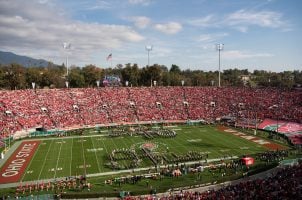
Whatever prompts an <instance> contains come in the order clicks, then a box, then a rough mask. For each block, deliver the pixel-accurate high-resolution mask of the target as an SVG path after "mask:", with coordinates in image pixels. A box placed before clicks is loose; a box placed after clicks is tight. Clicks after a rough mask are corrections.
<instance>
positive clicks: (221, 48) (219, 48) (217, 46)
mask: <svg viewBox="0 0 302 200" xmlns="http://www.w3.org/2000/svg"><path fill="white" fill-rule="evenodd" d="M223 47H224V44H216V50H217V51H218V55H219V61H218V62H219V64H218V87H220V64H221V62H220V52H221V51H222V50H223Z"/></svg>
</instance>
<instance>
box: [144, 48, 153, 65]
mask: <svg viewBox="0 0 302 200" xmlns="http://www.w3.org/2000/svg"><path fill="white" fill-rule="evenodd" d="M145 48H146V51H148V67H149V64H150V63H149V61H150V60H149V56H150V55H149V54H150V51H152V49H153V45H147V46H146V47H145Z"/></svg>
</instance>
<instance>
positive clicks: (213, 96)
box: [0, 87, 302, 136]
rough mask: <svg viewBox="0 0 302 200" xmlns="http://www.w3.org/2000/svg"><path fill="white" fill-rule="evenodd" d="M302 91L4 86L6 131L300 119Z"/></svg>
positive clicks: (1, 126)
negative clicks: (232, 119) (230, 119)
mask: <svg viewBox="0 0 302 200" xmlns="http://www.w3.org/2000/svg"><path fill="white" fill-rule="evenodd" d="M301 102H302V92H301V91H288V90H287V91H285V90H280V89H276V88H265V89H251V88H224V87H222V88H217V87H141V88H132V87H131V88H130V87H124V88H121V87H105V88H77V89H71V88H70V89H68V88H66V89H46V90H14V91H7V90H1V91H0V133H1V136H7V135H8V134H12V133H15V132H16V131H19V130H26V129H29V128H36V127H43V128H45V129H54V128H66V127H73V126H85V125H92V126H93V125H97V124H108V123H127V122H137V121H161V120H189V119H190V120H201V119H202V120H206V121H212V120H216V119H217V118H221V117H223V116H235V117H241V118H250V119H255V118H257V119H264V118H272V119H278V120H281V119H282V120H287V121H293V122H298V123H301V122H302V121H301V120H302V104H301Z"/></svg>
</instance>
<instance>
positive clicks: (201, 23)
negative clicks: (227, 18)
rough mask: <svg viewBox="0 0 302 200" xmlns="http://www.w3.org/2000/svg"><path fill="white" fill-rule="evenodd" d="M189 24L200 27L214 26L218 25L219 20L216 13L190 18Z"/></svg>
mask: <svg viewBox="0 0 302 200" xmlns="http://www.w3.org/2000/svg"><path fill="white" fill-rule="evenodd" d="M188 24H190V25H192V26H198V27H212V26H216V25H217V20H216V19H215V17H214V15H207V16H205V17H201V18H197V19H191V20H188Z"/></svg>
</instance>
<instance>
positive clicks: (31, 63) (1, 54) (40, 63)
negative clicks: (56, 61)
mask: <svg viewBox="0 0 302 200" xmlns="http://www.w3.org/2000/svg"><path fill="white" fill-rule="evenodd" d="M11 63H17V64H20V65H22V66H24V67H46V66H47V65H48V63H49V62H48V61H46V60H43V59H35V58H31V57H28V56H21V55H17V54H14V53H12V52H5V51H0V64H1V65H7V64H11Z"/></svg>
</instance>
